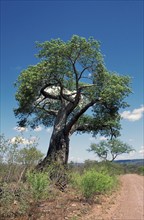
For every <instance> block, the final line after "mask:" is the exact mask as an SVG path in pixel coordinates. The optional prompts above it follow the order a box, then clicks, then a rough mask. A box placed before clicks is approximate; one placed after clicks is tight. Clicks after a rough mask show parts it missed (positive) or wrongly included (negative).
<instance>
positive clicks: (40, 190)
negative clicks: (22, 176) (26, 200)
mask: <svg viewBox="0 0 144 220" xmlns="http://www.w3.org/2000/svg"><path fill="white" fill-rule="evenodd" d="M27 181H28V183H29V185H30V188H31V191H32V194H33V197H34V198H35V199H36V200H39V199H44V198H47V197H48V191H49V185H50V180H49V175H48V173H39V172H36V173H35V172H28V173H27Z"/></svg>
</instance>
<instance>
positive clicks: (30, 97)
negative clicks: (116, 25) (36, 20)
mask: <svg viewBox="0 0 144 220" xmlns="http://www.w3.org/2000/svg"><path fill="white" fill-rule="evenodd" d="M36 45H37V48H38V49H39V52H38V54H37V57H38V58H39V59H40V62H39V63H38V64H36V65H33V66H29V67H28V68H27V69H25V70H23V71H22V72H21V74H20V75H19V77H18V80H17V82H16V84H15V85H16V87H17V92H16V100H17V103H18V107H17V108H16V109H15V110H14V112H15V115H16V117H18V118H19V126H28V125H29V126H31V127H32V128H34V127H35V126H38V125H39V124H43V125H44V126H46V127H48V126H53V128H54V130H53V134H52V138H51V141H50V145H53V147H50V148H49V151H48V155H49V156H50V154H53V155H54V154H55V153H54V152H56V151H58V150H59V151H63V148H66V149H67V153H66V154H67V156H66V157H65V161H67V159H68V146H69V136H70V135H71V134H73V133H74V132H80V133H84V132H91V133H93V135H97V134H98V133H100V134H102V135H105V136H115V137H116V136H118V135H119V130H120V114H119V109H121V108H125V107H126V106H127V103H126V102H125V101H124V99H125V97H127V96H128V95H129V93H130V92H131V90H130V86H129V83H130V78H129V77H128V76H120V75H118V74H116V73H112V72H110V71H108V70H107V69H106V67H105V65H104V61H103V56H102V53H101V51H100V43H99V42H98V41H96V40H95V39H94V38H92V37H90V38H89V39H88V40H86V39H85V38H83V37H79V36H76V35H74V36H72V38H71V39H70V40H69V41H67V42H64V41H62V40H61V39H56V40H54V39H52V40H50V41H46V42H44V43H37V44H36ZM52 142H53V143H52ZM64 143H65V147H64ZM58 145H59V146H58ZM56 149H57V150H56ZM61 157H63V156H62V155H61Z"/></svg>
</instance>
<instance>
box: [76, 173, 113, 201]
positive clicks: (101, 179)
mask: <svg viewBox="0 0 144 220" xmlns="http://www.w3.org/2000/svg"><path fill="white" fill-rule="evenodd" d="M72 185H73V186H74V187H76V188H78V189H79V190H80V191H81V193H82V195H83V196H84V197H85V198H86V199H92V198H93V197H94V196H95V195H96V194H102V193H106V192H108V191H111V190H112V189H113V188H114V186H115V185H116V178H115V177H114V176H109V175H108V174H107V173H106V171H103V172H97V171H95V169H90V170H86V171H85V172H84V173H83V174H82V175H80V174H78V173H74V174H72Z"/></svg>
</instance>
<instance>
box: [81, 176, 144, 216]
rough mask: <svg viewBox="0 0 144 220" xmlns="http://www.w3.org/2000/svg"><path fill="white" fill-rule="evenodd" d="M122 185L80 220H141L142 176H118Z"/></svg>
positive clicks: (143, 191)
mask: <svg viewBox="0 0 144 220" xmlns="http://www.w3.org/2000/svg"><path fill="white" fill-rule="evenodd" d="M120 181H121V184H122V187H121V189H120V191H119V192H117V193H114V194H113V195H112V196H111V197H110V198H109V199H108V200H107V201H106V202H104V203H103V204H102V206H101V207H99V208H98V207H97V206H96V207H95V208H94V209H93V210H92V214H90V215H89V216H86V217H85V218H83V219H82V220H84V219H85V220H143V219H144V176H139V175H137V174H126V175H123V176H121V177H120Z"/></svg>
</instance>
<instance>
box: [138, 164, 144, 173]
mask: <svg viewBox="0 0 144 220" xmlns="http://www.w3.org/2000/svg"><path fill="white" fill-rule="evenodd" d="M138 174H140V175H144V166H140V167H138Z"/></svg>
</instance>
